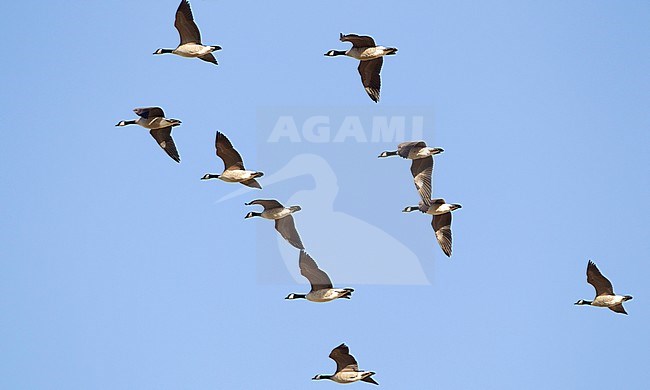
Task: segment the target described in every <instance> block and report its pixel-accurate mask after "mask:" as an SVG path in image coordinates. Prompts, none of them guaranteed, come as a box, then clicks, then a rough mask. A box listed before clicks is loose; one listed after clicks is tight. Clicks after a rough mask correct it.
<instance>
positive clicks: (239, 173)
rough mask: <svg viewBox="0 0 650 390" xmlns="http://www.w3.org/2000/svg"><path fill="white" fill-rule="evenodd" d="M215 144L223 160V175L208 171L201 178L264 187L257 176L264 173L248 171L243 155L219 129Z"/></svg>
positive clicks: (218, 154)
mask: <svg viewBox="0 0 650 390" xmlns="http://www.w3.org/2000/svg"><path fill="white" fill-rule="evenodd" d="M214 146H215V148H216V149H217V156H218V157H219V158H220V159H221V160H223V165H224V167H223V172H222V173H221V175H215V174H211V173H206V174H205V175H204V176H203V177H202V178H201V180H208V179H219V180H223V181H225V182H228V183H241V184H243V185H245V186H248V187H253V188H259V189H261V188H262V186H260V183H258V182H257V180H255V178H256V177H262V176H264V173H263V172H255V171H247V170H246V168H244V161H243V160H242V158H241V155H240V154H239V152H237V150H235V148H234V147H233V146H232V143H230V140H229V139H228V138H227V137H226V136H225V135H224V134H223V133H221V132H218V131H217V136H216V138H215V140H214Z"/></svg>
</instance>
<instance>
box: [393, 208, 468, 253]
mask: <svg viewBox="0 0 650 390" xmlns="http://www.w3.org/2000/svg"><path fill="white" fill-rule="evenodd" d="M461 207H462V206H461V205H459V204H455V203H446V202H445V200H444V199H431V200H430V201H429V202H424V201H420V204H419V205H418V206H409V207H406V208H405V209H404V210H402V211H403V212H405V213H409V212H411V211H415V210H420V211H421V212H422V213H425V214H430V215H432V216H433V218H432V220H431V226H432V227H433V231H434V232H435V233H436V239H437V240H438V244H439V245H440V248H442V251H443V252H444V253H445V255H447V257H451V212H452V211H454V210H457V209H459V208H461Z"/></svg>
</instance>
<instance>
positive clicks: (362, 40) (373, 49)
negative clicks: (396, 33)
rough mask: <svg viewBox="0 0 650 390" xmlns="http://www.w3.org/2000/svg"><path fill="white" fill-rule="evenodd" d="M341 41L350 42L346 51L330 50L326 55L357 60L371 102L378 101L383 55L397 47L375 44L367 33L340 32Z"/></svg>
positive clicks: (390, 52)
mask: <svg viewBox="0 0 650 390" xmlns="http://www.w3.org/2000/svg"><path fill="white" fill-rule="evenodd" d="M339 39H340V41H341V42H350V43H352V47H351V48H350V49H349V50H347V51H342V50H330V51H328V52H327V53H325V55H326V56H328V57H336V56H348V57H352V58H356V59H357V60H359V61H360V62H359V67H358V68H357V69H358V70H359V74H360V75H361V83H363V87H364V88H365V89H366V93H368V96H370V99H372V101H373V102H375V103H378V102H379V89H380V88H381V78H380V76H379V72H380V71H381V66H382V64H383V63H384V59H383V56H388V55H393V54H395V53H397V48H394V47H384V46H377V45H376V44H375V40H374V39H372V37H370V36H367V35H357V34H347V35H343V33H341V34H340V36H339Z"/></svg>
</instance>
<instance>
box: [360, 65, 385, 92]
mask: <svg viewBox="0 0 650 390" xmlns="http://www.w3.org/2000/svg"><path fill="white" fill-rule="evenodd" d="M383 63H384V59H383V57H379V58H375V59H374V60H368V61H359V67H358V68H357V70H358V71H359V74H360V75H361V83H362V84H363V88H364V89H365V90H366V93H367V94H368V96H370V99H372V101H373V102H375V103H377V102H379V90H380V89H381V76H380V75H379V72H381V66H382V64H383Z"/></svg>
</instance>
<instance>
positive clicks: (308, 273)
mask: <svg viewBox="0 0 650 390" xmlns="http://www.w3.org/2000/svg"><path fill="white" fill-rule="evenodd" d="M298 265H299V266H300V274H301V275H302V276H304V277H305V278H307V280H309V283H310V284H311V291H318V290H323V289H326V288H332V281H331V280H330V278H329V276H327V274H326V273H325V271H323V270H321V269H320V268H318V264H316V262H315V261H314V259H312V257H311V256H309V255H308V254H307V252H305V251H304V250H301V251H300V259H299V260H298Z"/></svg>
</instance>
